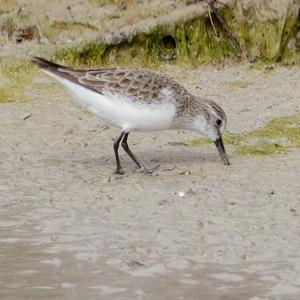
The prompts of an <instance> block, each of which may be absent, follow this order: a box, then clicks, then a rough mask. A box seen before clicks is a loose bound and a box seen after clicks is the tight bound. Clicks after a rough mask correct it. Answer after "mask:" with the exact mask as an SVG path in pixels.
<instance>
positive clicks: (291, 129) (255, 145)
mask: <svg viewBox="0 0 300 300" xmlns="http://www.w3.org/2000/svg"><path fill="white" fill-rule="evenodd" d="M223 140H224V144H226V145H232V146H233V147H234V148H235V151H236V152H237V153H238V154H240V155H255V156H261V155H274V154H285V153H288V152H289V151H291V150H292V149H294V148H300V115H295V116H291V117H281V118H275V119H273V120H271V121H269V122H268V123H267V124H266V125H265V126H264V127H262V128H259V129H256V130H254V131H251V132H249V133H247V134H241V135H240V134H232V133H226V134H224V136H223ZM210 142H211V141H210V140H207V139H203V138H198V139H194V140H192V141H190V142H189V143H188V144H189V145H190V146H199V145H203V144H208V143H210Z"/></svg>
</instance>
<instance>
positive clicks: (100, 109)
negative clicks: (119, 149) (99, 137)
mask: <svg viewBox="0 0 300 300" xmlns="http://www.w3.org/2000/svg"><path fill="white" fill-rule="evenodd" d="M46 73H47V74H49V75H50V76H51V77H53V78H55V79H56V80H58V81H59V82H60V83H62V84H63V85H64V86H65V87H67V88H68V90H70V91H71V93H72V94H73V95H74V97H75V99H76V100H77V101H78V102H79V104H80V105H81V106H82V107H84V108H86V109H87V110H88V111H90V112H91V113H93V114H95V115H97V116H98V117H100V118H101V119H103V120H106V121H107V122H109V123H110V124H113V125H115V126H118V127H120V128H122V130H127V131H131V130H137V131H154V130H165V129H170V128H171V126H172V121H173V118H174V116H175V106H174V104H172V103H163V104H147V103H145V104H141V103H136V102H133V101H131V100H130V99H129V98H127V97H121V96H119V95H115V94H114V95H112V94H108V93H107V94H105V95H102V94H99V93H96V92H93V91H91V90H88V89H86V88H84V87H82V86H80V85H78V84H76V83H73V82H71V81H69V80H66V79H64V78H61V77H59V76H56V75H54V74H52V73H50V72H47V71H46Z"/></svg>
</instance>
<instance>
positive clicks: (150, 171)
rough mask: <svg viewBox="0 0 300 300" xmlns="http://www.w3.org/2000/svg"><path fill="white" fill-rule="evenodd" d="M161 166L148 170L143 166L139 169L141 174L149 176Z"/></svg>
mask: <svg viewBox="0 0 300 300" xmlns="http://www.w3.org/2000/svg"><path fill="white" fill-rule="evenodd" d="M158 168H159V166H157V167H155V168H154V169H148V168H146V167H145V166H141V167H140V168H139V172H140V173H144V174H148V175H151V174H152V173H153V172H154V171H155V170H156V169H158Z"/></svg>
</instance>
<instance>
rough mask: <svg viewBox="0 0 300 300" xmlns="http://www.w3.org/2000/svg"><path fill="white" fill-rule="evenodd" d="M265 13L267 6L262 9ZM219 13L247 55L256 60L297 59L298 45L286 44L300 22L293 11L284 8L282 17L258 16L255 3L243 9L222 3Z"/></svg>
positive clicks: (290, 60)
mask: <svg viewBox="0 0 300 300" xmlns="http://www.w3.org/2000/svg"><path fill="white" fill-rule="evenodd" d="M264 13H265V14H267V10H266V11H265V12H264ZM222 14H223V16H224V18H225V19H226V21H227V23H228V25H229V27H230V28H231V30H232V31H233V32H234V33H235V34H236V35H237V37H238V39H239V41H240V42H241V44H242V45H244V47H245V49H246V50H247V53H248V56H249V57H252V58H256V59H257V60H259V61H262V62H265V63H269V62H282V63H290V62H292V63H294V62H296V63H297V62H299V49H298V50H297V47H295V46H293V47H289V44H290V41H292V40H293V39H295V38H296V36H297V32H299V30H300V28H299V26H300V22H299V20H298V16H297V15H296V14H293V13H291V12H290V11H289V12H288V11H287V12H286V14H285V16H284V17H282V18H279V17H278V18H276V17H274V16H273V17H271V13H270V16H268V17H267V18H264V19H263V20H260V19H259V17H258V14H257V11H256V10H255V8H254V7H251V6H249V8H248V9H246V10H244V11H243V10H241V9H234V8H230V7H225V8H223V9H222Z"/></svg>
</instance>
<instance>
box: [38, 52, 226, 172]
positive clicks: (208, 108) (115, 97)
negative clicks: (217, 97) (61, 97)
mask: <svg viewBox="0 0 300 300" xmlns="http://www.w3.org/2000/svg"><path fill="white" fill-rule="evenodd" d="M32 62H33V63H34V64H36V65H37V66H38V67H39V68H40V69H41V70H42V71H43V72H45V73H46V74H48V75H50V76H51V77H52V78H54V79H55V80H57V81H58V82H60V83H61V84H62V85H63V86H64V87H65V88H66V89H67V90H69V92H70V93H71V94H72V95H73V97H74V98H75V100H77V101H78V103H79V104H80V105H81V106H82V107H83V108H85V109H86V110H88V111H89V112H91V113H93V114H95V115H96V116H97V117H99V118H100V119H102V120H104V121H105V122H107V123H108V124H111V125H114V126H116V127H118V128H120V130H121V133H120V135H119V136H118V137H117V138H116V139H115V141H114V143H113V150H114V155H115V160H116V170H115V172H114V173H115V174H124V171H123V168H122V166H121V163H120V158H119V152H118V150H119V146H120V144H121V145H122V147H123V149H124V151H125V152H126V153H127V154H128V156H129V157H130V158H131V159H132V160H133V162H134V163H135V164H136V166H137V167H138V168H139V169H140V170H141V171H145V172H146V173H151V171H150V170H148V169H147V168H146V167H145V166H143V165H142V164H141V162H140V161H139V160H138V159H137V157H136V156H135V154H134V153H133V152H132V151H131V149H130V148H129V146H128V136H129V134H130V133H131V132H134V131H144V132H147V131H160V130H172V129H175V130H178V129H182V130H191V131H194V132H196V133H198V134H200V135H201V136H203V137H205V138H208V139H210V140H211V141H213V142H214V144H215V146H216V148H217V150H218V152H219V155H220V157H221V159H222V161H223V163H224V164H225V165H229V164H230V163H229V159H228V156H227V154H226V151H225V148H224V144H223V140H222V134H223V132H224V130H225V128H226V125H227V117H226V114H225V112H224V110H223V109H222V108H221V106H220V105H218V104H217V103H216V102H214V101H211V100H208V99H203V98H201V97H199V96H195V95H193V94H192V93H190V92H189V91H188V90H187V89H186V88H185V87H183V86H182V85H180V84H179V83H177V82H176V81H175V80H173V79H171V78H170V77H168V76H165V75H162V74H158V73H156V72H153V71H150V70H147V69H142V68H125V67H108V68H85V69H80V68H72V67H68V66H63V65H60V64H57V63H54V62H51V61H48V60H46V59H44V58H40V57H34V58H33V59H32Z"/></svg>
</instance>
